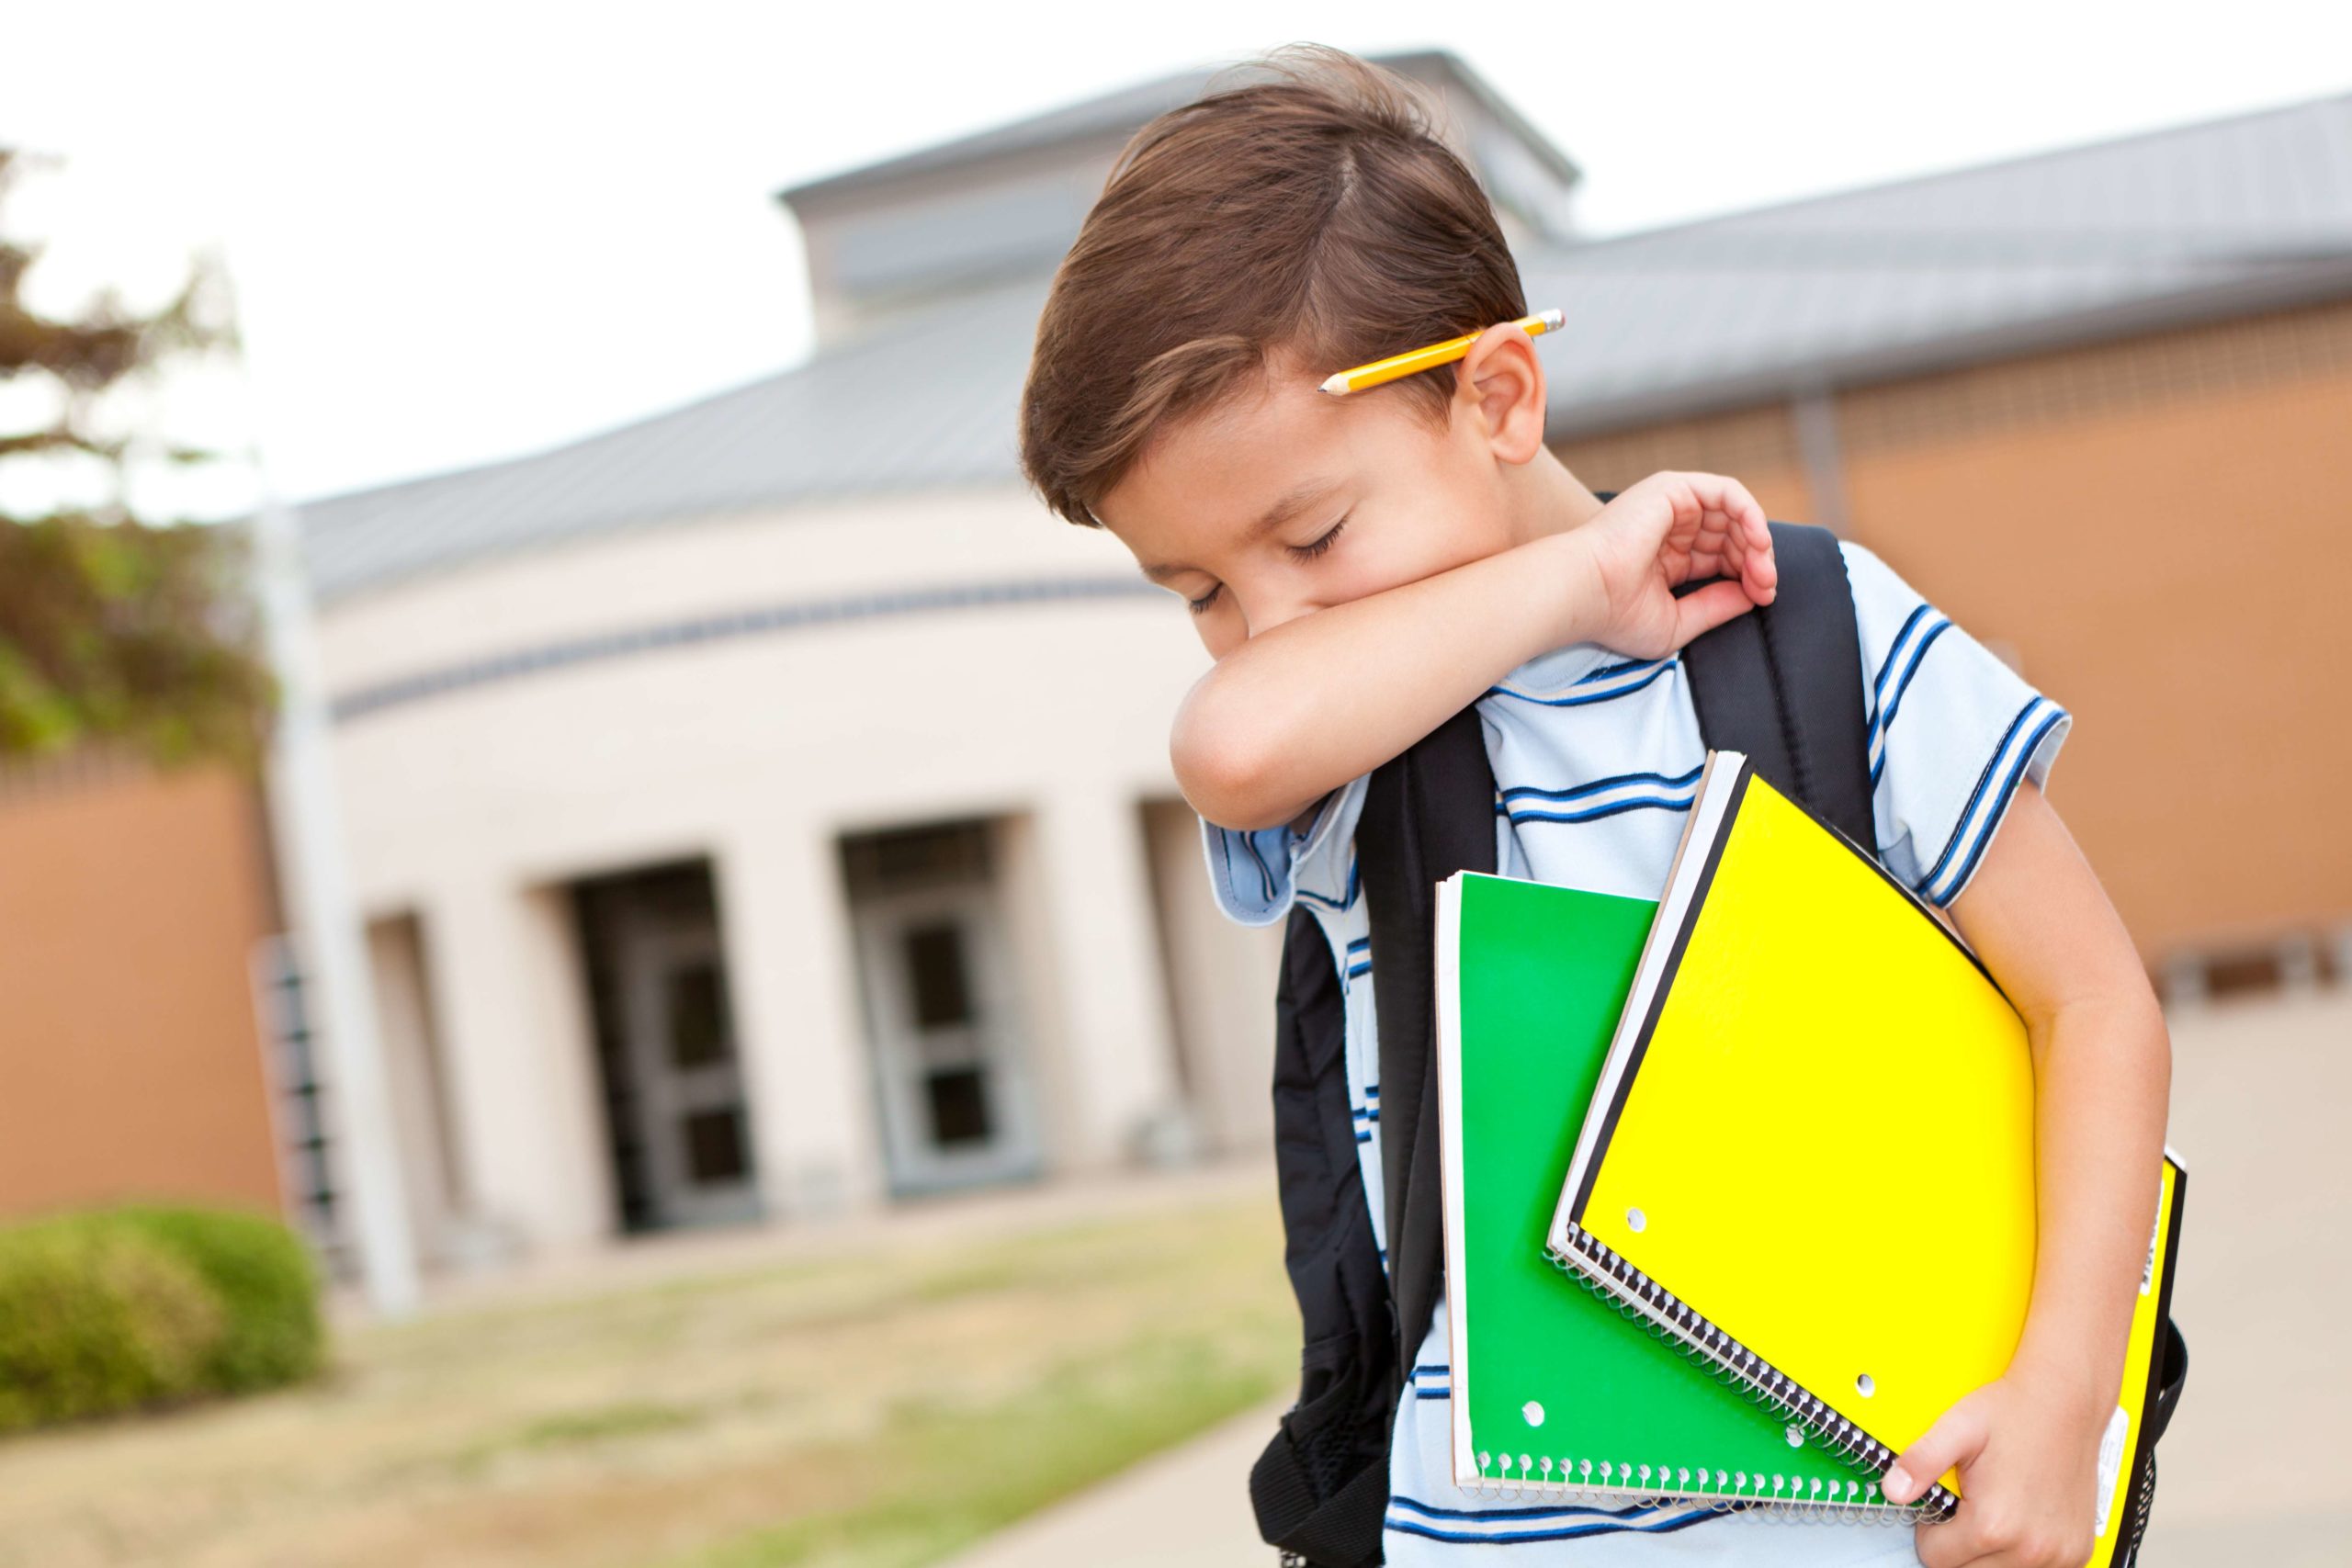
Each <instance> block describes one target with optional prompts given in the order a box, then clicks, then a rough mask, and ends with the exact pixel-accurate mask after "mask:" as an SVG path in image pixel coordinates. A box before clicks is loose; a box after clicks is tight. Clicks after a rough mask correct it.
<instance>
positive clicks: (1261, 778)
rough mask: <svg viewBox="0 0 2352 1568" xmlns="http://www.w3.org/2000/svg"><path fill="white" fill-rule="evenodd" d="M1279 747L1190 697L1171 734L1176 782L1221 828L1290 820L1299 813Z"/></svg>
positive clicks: (1270, 824)
mask: <svg viewBox="0 0 2352 1568" xmlns="http://www.w3.org/2000/svg"><path fill="white" fill-rule="evenodd" d="M1280 758H1281V748H1280V747H1278V746H1277V745H1275V744H1274V743H1273V742H1272V739H1270V738H1269V737H1267V736H1265V735H1264V734H1262V733H1260V732H1257V731H1255V730H1253V729H1252V728H1251V727H1249V726H1246V725H1240V724H1234V723H1225V722H1218V721H1217V719H1216V715H1215V714H1213V713H1204V712H1203V711H1201V709H1200V705H1197V704H1191V703H1188V704H1187V705H1185V707H1184V709H1183V710H1182V712H1180V713H1179V714H1178V715H1177V719H1176V727H1175V728H1174V730H1173V731H1172V732H1171V733H1170V736H1169V740H1168V760H1169V762H1170V765H1171V766H1172V767H1173V768H1174V769H1175V773H1176V784H1177V787H1178V788H1180V789H1182V791H1183V792H1184V798H1185V800H1187V801H1188V802H1190V803H1191V805H1192V807H1193V810H1194V811H1197V812H1199V813H1200V814H1201V816H1202V818H1204V819H1205V820H1207V821H1209V822H1213V823H1215V824H1216V825H1217V826H1218V827H1220V828H1233V829H1239V830H1241V831H1243V832H1255V831H1257V830H1258V829H1261V828H1272V827H1275V826H1277V825H1279V824H1281V823H1283V822H1287V821H1289V820H1290V819H1291V818H1292V817H1294V816H1295V815H1296V813H1297V809H1298V807H1297V806H1296V803H1295V802H1293V801H1290V800H1288V799H1286V798H1285V797H1284V795H1283V784H1282V777H1281V772H1280V767H1279V761H1280Z"/></svg>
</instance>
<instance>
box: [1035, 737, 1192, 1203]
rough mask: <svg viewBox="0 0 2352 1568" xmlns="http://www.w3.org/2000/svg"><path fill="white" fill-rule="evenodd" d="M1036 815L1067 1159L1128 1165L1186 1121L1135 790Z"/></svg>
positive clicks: (1081, 795) (1076, 793) (1061, 799)
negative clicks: (1070, 1139) (1059, 1038)
mask: <svg viewBox="0 0 2352 1568" xmlns="http://www.w3.org/2000/svg"><path fill="white" fill-rule="evenodd" d="M1037 816H1038V829H1039V833H1038V838H1039V845H1040V849H1041V851H1042V854H1043V860H1044V866H1043V868H1042V869H1043V872H1044V875H1043V877H1042V879H1041V880H1042V882H1043V884H1044V887H1045V892H1046V901H1047V915H1048V921H1049V929H1050V930H1051V931H1053V932H1054V935H1055V953H1054V960H1055V963H1054V969H1055V972H1056V974H1057V977H1058V979H1059V985H1058V987H1057V989H1058V992H1059V998H1060V1008H1059V1013H1060V1017H1061V1021H1062V1026H1063V1028H1062V1035H1063V1042H1064V1048H1065V1051H1066V1053H1067V1060H1066V1061H1065V1062H1064V1063H1063V1068H1064V1071H1063V1073H1062V1074H1061V1075H1060V1076H1061V1077H1062V1079H1063V1081H1064V1082H1065V1083H1066V1084H1068V1086H1069V1093H1070V1094H1071V1096H1072V1099H1073V1100H1074V1104H1073V1106H1072V1107H1071V1114H1070V1115H1069V1117H1068V1118H1067V1122H1068V1124H1069V1126H1070V1128H1071V1130H1072V1132H1073V1134H1075V1138H1076V1145H1075V1146H1074V1147H1073V1148H1072V1149H1071V1150H1070V1151H1069V1153H1070V1155H1071V1156H1072V1158H1073V1162H1074V1163H1076V1164H1079V1165H1094V1166H1102V1165H1112V1164H1123V1163H1128V1162H1131V1161H1133V1160H1135V1159H1136V1158H1137V1157H1139V1156H1147V1155H1148V1154H1149V1153H1150V1152H1152V1141H1153V1140H1154V1139H1156V1138H1158V1137H1162V1136H1165V1135H1167V1134H1168V1133H1169V1132H1170V1118H1171V1117H1177V1116H1181V1114H1182V1107H1181V1106H1180V1104H1179V1103H1178V1101H1179V1096H1178V1092H1177V1085H1176V1075H1175V1060H1174V1049H1175V1046H1174V1040H1173V1032H1172V1028H1171V1021H1170V1016H1169V1008H1168V988H1167V984H1166V981H1165V978H1164V976H1163V971H1162V969H1161V967H1160V959H1159V931H1158V929H1157V923H1156V921H1155V919H1154V917H1153V912H1152V899H1151V883H1150V879H1149V873H1148V869H1147V867H1148V862H1147V860H1146V847H1145V842H1144V835H1143V818H1142V813H1141V812H1140V811H1139V810H1137V809H1136V802H1135V800H1134V798H1133V797H1132V795H1130V793H1129V792H1128V791H1126V790H1125V789H1124V788H1120V787H1116V786H1114V785H1110V784H1093V785H1088V786H1079V785H1072V786H1071V787H1069V788H1065V789H1063V790H1061V791H1058V792H1057V793H1056V794H1054V795H1051V796H1049V797H1048V798H1047V799H1046V801H1045V802H1044V803H1043V805H1042V807H1040V809H1039V811H1038V813H1037Z"/></svg>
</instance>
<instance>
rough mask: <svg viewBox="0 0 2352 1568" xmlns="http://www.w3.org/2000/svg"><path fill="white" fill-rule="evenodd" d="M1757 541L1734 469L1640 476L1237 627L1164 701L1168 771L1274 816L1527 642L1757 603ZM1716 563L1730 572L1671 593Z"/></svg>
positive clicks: (1410, 737) (1638, 637) (1230, 811)
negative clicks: (1443, 555) (1597, 498)
mask: <svg viewBox="0 0 2352 1568" xmlns="http://www.w3.org/2000/svg"><path fill="white" fill-rule="evenodd" d="M1771 549H1772V546H1771V536H1770V533H1769V532H1768V531H1767V529H1766V525H1765V520H1764V513H1763V510H1762V508H1760V507H1758V505H1757V504H1756V502H1755V499H1754V498H1753V497H1752V496H1750V495H1749V494H1748V493H1747V491H1746V490H1745V489H1744V488H1742V487H1741V486H1740V485H1739V484H1738V483H1737V481H1736V480H1732V479H1724V478H1722V477H1720V476H1717V475H1713V474H1697V473H1668V474H1654V475H1652V476H1650V477H1649V478H1648V479H1644V480H1642V481H1641V482H1640V483H1639V484H1636V485H1634V486H1631V487H1629V488H1628V489H1627V490H1625V491H1623V493H1621V494H1620V495H1618V496H1617V497H1616V498H1615V499H1613V500H1612V501H1611V502H1610V503H1609V504H1608V505H1607V506H1605V507H1603V508H1602V509H1601V510H1600V512H1599V513H1595V514H1594V515H1593V516H1592V517H1591V518H1590V519H1589V521H1588V522H1586V523H1585V524H1584V525H1581V526H1579V527H1576V528H1572V529H1570V530H1568V531H1567V532H1566V533H1561V534H1550V535H1544V536H1541V537H1538V538H1535V539H1532V540H1530V541H1528V542H1527V543H1525V544H1522V545H1519V546H1516V547H1512V548H1510V549H1508V550H1504V551H1502V552H1500V553H1498V554H1496V555H1492V556H1487V557H1485V558H1481V559H1478V560H1475V561H1470V562H1466V563H1465V564H1464V565H1462V566H1458V567H1454V568H1453V569H1451V570H1446V571H1442V572H1438V573H1436V574H1434V575H1432V576H1430V577H1425V578H1422V579H1420V580H1419V581H1414V582H1408V583H1404V584H1401V585H1399V586H1397V587H1395V588H1391V589H1387V590H1385V591H1384V592H1378V593H1373V594H1368V595H1366V596H1365V597H1363V598H1361V599H1355V600H1351V601H1349V602H1348V603H1345V604H1333V605H1330V606H1329V607H1328V608H1325V609H1320V610H1317V611H1316V612H1315V613H1314V614H1312V615H1301V616H1299V617H1298V618H1296V619H1295V620H1292V621H1288V622H1286V623H1284V624H1283V625H1282V626H1275V627H1273V628H1272V629H1271V630H1268V631H1266V632H1263V633H1261V634H1260V635H1258V636H1256V637H1250V639H1249V640H1248V641H1247V642H1245V643H1243V644H1242V645H1241V646H1240V647H1239V648H1238V649H1234V650H1233V651H1232V652H1230V653H1228V654H1227V655H1226V656H1225V657H1224V658H1223V659H1221V660H1218V661H1217V662H1216V665H1215V666H1213V667H1212V668H1211V669H1210V671H1208V673H1207V674H1205V675H1204V676H1203V677H1202V678H1201V680H1200V681H1199V682H1196V683H1195V684H1194V685H1193V689H1192V691H1191V692H1189V693H1188V694H1186V695H1185V698H1184V701H1183V704H1182V706H1181V707H1180V708H1179V709H1178V710H1177V715H1176V723H1175V728H1174V732H1173V733H1172V735H1171V736H1170V740H1169V753H1170V761H1172V763H1173V764H1174V767H1175V772H1176V779H1177V783H1178V784H1179V785H1180V786H1181V787H1182V789H1183V792H1184V795H1185V798H1186V799H1187V800H1189V801H1190V802H1191V803H1192V805H1193V809H1194V810H1195V811H1197V812H1199V813H1200V815H1201V816H1202V817H1203V818H1205V819H1206V820H1208V821H1210V822H1214V823H1216V824H1218V825H1220V826H1223V827H1227V828H1237V829H1261V828H1268V827H1272V826H1273V825H1274V824H1276V823H1280V822H1288V821H1291V820H1293V819H1294V818H1298V817H1299V816H1300V814H1301V813H1302V812H1305V811H1306V810H1307V809H1308V808H1309V807H1312V806H1313V805H1314V804H1315V803H1316V802H1317V800H1319V799H1320V798H1321V797H1322V796H1323V795H1325V794H1326V793H1327V792H1329V791H1330V790H1332V789H1334V788H1337V787H1338V786H1339V785H1340V784H1346V783H1347V782H1348V781H1349V780H1351V779H1353V778H1355V777H1357V776H1358V775H1360V774H1362V773H1368V772H1370V771H1371V770H1372V769H1374V768H1376V767H1378V766H1379V765H1380V764H1381V763H1383V762H1385V761H1388V759H1390V758H1391V757H1394V756H1397V754H1399V753H1400V752H1402V751H1404V750H1406V749H1407V748H1408V747H1409V746H1411V745H1412V744H1413V743H1414V742H1415V741H1417V740H1419V739H1420V738H1421V737H1422V736H1424V735H1427V734H1428V733H1429V732H1430V731H1431V730H1433V729H1435V728H1437V727H1438V726H1439V725H1441V724H1442V723H1444V722H1445V720H1446V719H1448V718H1450V717H1452V716H1453V715H1454V714H1456V713H1458V712H1460V711H1461V710H1462V709H1463V708H1464V706H1466V705H1469V704H1470V703H1471V702H1472V701H1474V700H1476V697H1477V696H1478V695H1479V694H1480V693H1482V692H1484V691H1485V690H1486V689H1487V687H1488V686H1489V685H1491V684H1493V683H1494V682H1496V681H1498V680H1500V679H1501V678H1502V677H1503V676H1504V675H1506V674H1508V673H1510V671H1512V670H1514V669H1516V668H1517V667H1518V666H1520V665H1521V664H1524V663H1525V662H1526V661H1527V660H1530V659H1532V658H1534V657H1535V656H1536V655H1538V654H1540V653H1544V652H1548V651H1549V650H1551V649H1555V648H1560V647H1564V646H1566V645H1567V644H1569V643H1575V642H1586V641H1590V642H1598V643H1601V644H1603V645H1604V646H1606V647H1609V648H1611V649H1615V650H1617V651H1618V652H1621V653H1624V654H1627V655H1629V656H1631V657H1634V658H1644V659H1658V658H1663V657H1665V656H1666V655H1667V654H1668V653H1671V652H1673V651H1674V650H1675V649H1679V648H1680V647H1682V646H1683V645H1684V644H1685V643H1688V642H1689V641H1690V640H1691V638H1692V637H1697V636H1698V635H1699V634H1700V633H1702V632H1704V631H1706V630H1708V629H1709V628H1710V627H1713V626H1718V625H1720V624H1721V623H1723V622H1724V621H1727V620H1729V619H1730V618H1731V617H1732V616H1734V615H1738V614H1740V613H1741V612H1742V611H1744V610H1746V609H1747V608H1748V607H1749V605H1751V604H1769V603H1770V602H1771V598H1772V593H1773V587H1774V584H1775V581H1776V577H1775V571H1774V567H1773V563H1772V558H1771ZM1718 573H1722V574H1724V575H1726V576H1728V577H1730V578H1731V581H1724V582H1720V583H1713V584H1710V585H1709V586H1708V587H1705V588H1702V589H1701V590H1699V591H1698V592H1694V593H1691V594H1690V595H1689V596H1687V597H1684V598H1680V599H1677V598H1676V597H1674V595H1673V593H1672V592H1671V591H1672V589H1673V587H1674V586H1675V585H1676V584H1678V583H1680V582H1683V581H1688V580H1690V579H1692V578H1704V577H1712V576H1715V575H1717V574H1718Z"/></svg>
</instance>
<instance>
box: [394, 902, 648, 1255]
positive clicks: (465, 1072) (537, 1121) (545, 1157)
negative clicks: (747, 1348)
mask: <svg viewBox="0 0 2352 1568" xmlns="http://www.w3.org/2000/svg"><path fill="white" fill-rule="evenodd" d="M566 905H567V900H566V897H565V895H564V894H563V893H562V892H561V891H560V890H558V889H535V888H528V887H523V886H515V885H511V884H507V883H503V882H501V881H498V880H496V879H495V878H484V879H481V880H469V881H467V882H465V883H463V884H458V885H451V886H445V887H442V888H437V889H435V891H434V893H433V894H432V895H430V896H429V897H427V899H426V900H425V904H424V942H425V948H426V952H427V954H428V958H427V964H426V968H427V973H428V974H429V975H430V976H432V986H433V1000H434V1003H435V1010H436V1011H437V1013H438V1014H439V1022H440V1027H441V1040H442V1043H443V1044H444V1046H445V1047H446V1049H445V1053H444V1055H443V1065H444V1066H445V1067H446V1068H447V1071H448V1075H449V1091H450V1093H449V1099H450V1107H451V1111H452V1114H453V1117H454V1119H455V1121H456V1123H457V1125H456V1126H455V1127H454V1128H453V1129H451V1132H452V1134H453V1135H454V1136H455V1138H456V1140H457V1143H458V1149H459V1161H458V1163H459V1167H460V1168H461V1169H463V1170H464V1172H465V1173H466V1179H467V1198H468V1206H469V1209H470V1211H471V1213H472V1215H473V1217H475V1218H476V1219H479V1220H482V1221H486V1222H489V1223H490V1224H493V1225H497V1226H501V1227H504V1228H506V1229H508V1230H510V1231H511V1233H512V1234H513V1236H514V1239H515V1240H516V1241H517V1242H519V1243H521V1244H522V1245H523V1246H524V1247H526V1248H527V1249H529V1250H531V1251H535V1252H538V1251H564V1250H570V1249H573V1248H578V1247H588V1246H593V1245H594V1244H595V1243H597V1242H598V1241H600V1240H602V1239H603V1238H604V1237H605V1236H608V1235H611V1234H612V1233H613V1231H614V1230H615V1227H616V1220H615V1218H614V1215H615V1212H616V1211H615V1199H614V1195H613V1171H612V1161H611V1158H610V1151H609V1148H608V1145H607V1141H606V1138H605V1129H604V1117H603V1111H602V1110H601V1099H600V1090H599V1087H598V1084H597V1081H596V1066H595V1048H594V1041H593V1040H592V1039H591V1037H590V1033H589V1026H588V1021H587V1007H586V998H585V997H584V995H583V994H582V992H581V989H580V987H581V983H582V976H581V974H580V965H579V962H578V958H577V955H576V954H575V953H573V951H572V948H573V942H572V939H571V931H570V923H569V920H568V919H567V916H568V912H569V911H568V908H567V907H566Z"/></svg>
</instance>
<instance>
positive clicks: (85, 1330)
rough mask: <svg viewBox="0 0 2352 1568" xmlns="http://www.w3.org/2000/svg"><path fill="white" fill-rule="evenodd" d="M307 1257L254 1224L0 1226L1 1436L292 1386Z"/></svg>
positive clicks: (319, 1329) (303, 1369) (282, 1234)
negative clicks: (144, 1408)
mask: <svg viewBox="0 0 2352 1568" xmlns="http://www.w3.org/2000/svg"><path fill="white" fill-rule="evenodd" d="M324 1356H325V1331H324V1325H323V1323H322V1320H321V1317H320V1314H319V1306H318V1276H317V1272H316V1269H315V1266H314V1265H313V1264H312V1262H311V1254H310V1250H309V1248H308V1247H306V1246H304V1244H303V1243H302V1241H301V1239H300V1237H298V1236H297V1235H294V1233H293V1232H291V1231H289V1230H288V1229H287V1227H286V1226H285V1225H283V1224H279V1223H278V1222H277V1221H276V1220H274V1219H271V1218H269V1217H268V1216H266V1215H263V1214H257V1213H243V1212H240V1211H233V1210H223V1209H209V1208H200V1207H194V1206H184V1205H172V1204H154V1203H131V1204H123V1205H119V1206H116V1207H113V1208H107V1209H96V1210H85V1211H81V1212H78V1213H64V1214H55V1215H51V1216H49V1217H47V1218H43V1219H39V1220H32V1221H28V1222H25V1223H22V1224H15V1225H10V1226H6V1227H0V1432H8V1431H13V1430H17V1429H20V1428H24V1427H38V1426H44V1425H47V1424H50V1423H51V1422H57V1421H65V1420H71V1419H74V1418H75V1417H79V1416H96V1415H104V1414H107V1413H109V1412H114V1411H122V1410H130V1409H134V1408H137V1407H139V1406H141V1405H151V1404H176V1403H180V1402H183V1401H186V1400H189V1399H194V1398H198V1397H201V1396H204V1395H208V1394H221V1393H248V1392H251V1391H254V1390H256V1389H264V1388H271V1387H276V1386H277V1385H279V1384H282V1383H288V1382H299V1381H300V1380H301V1379H303V1378H307V1377H309V1376H311V1374H312V1373H314V1372H316V1371H318V1370H319V1368H320V1366H321V1365H322V1362H323V1359H324Z"/></svg>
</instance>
